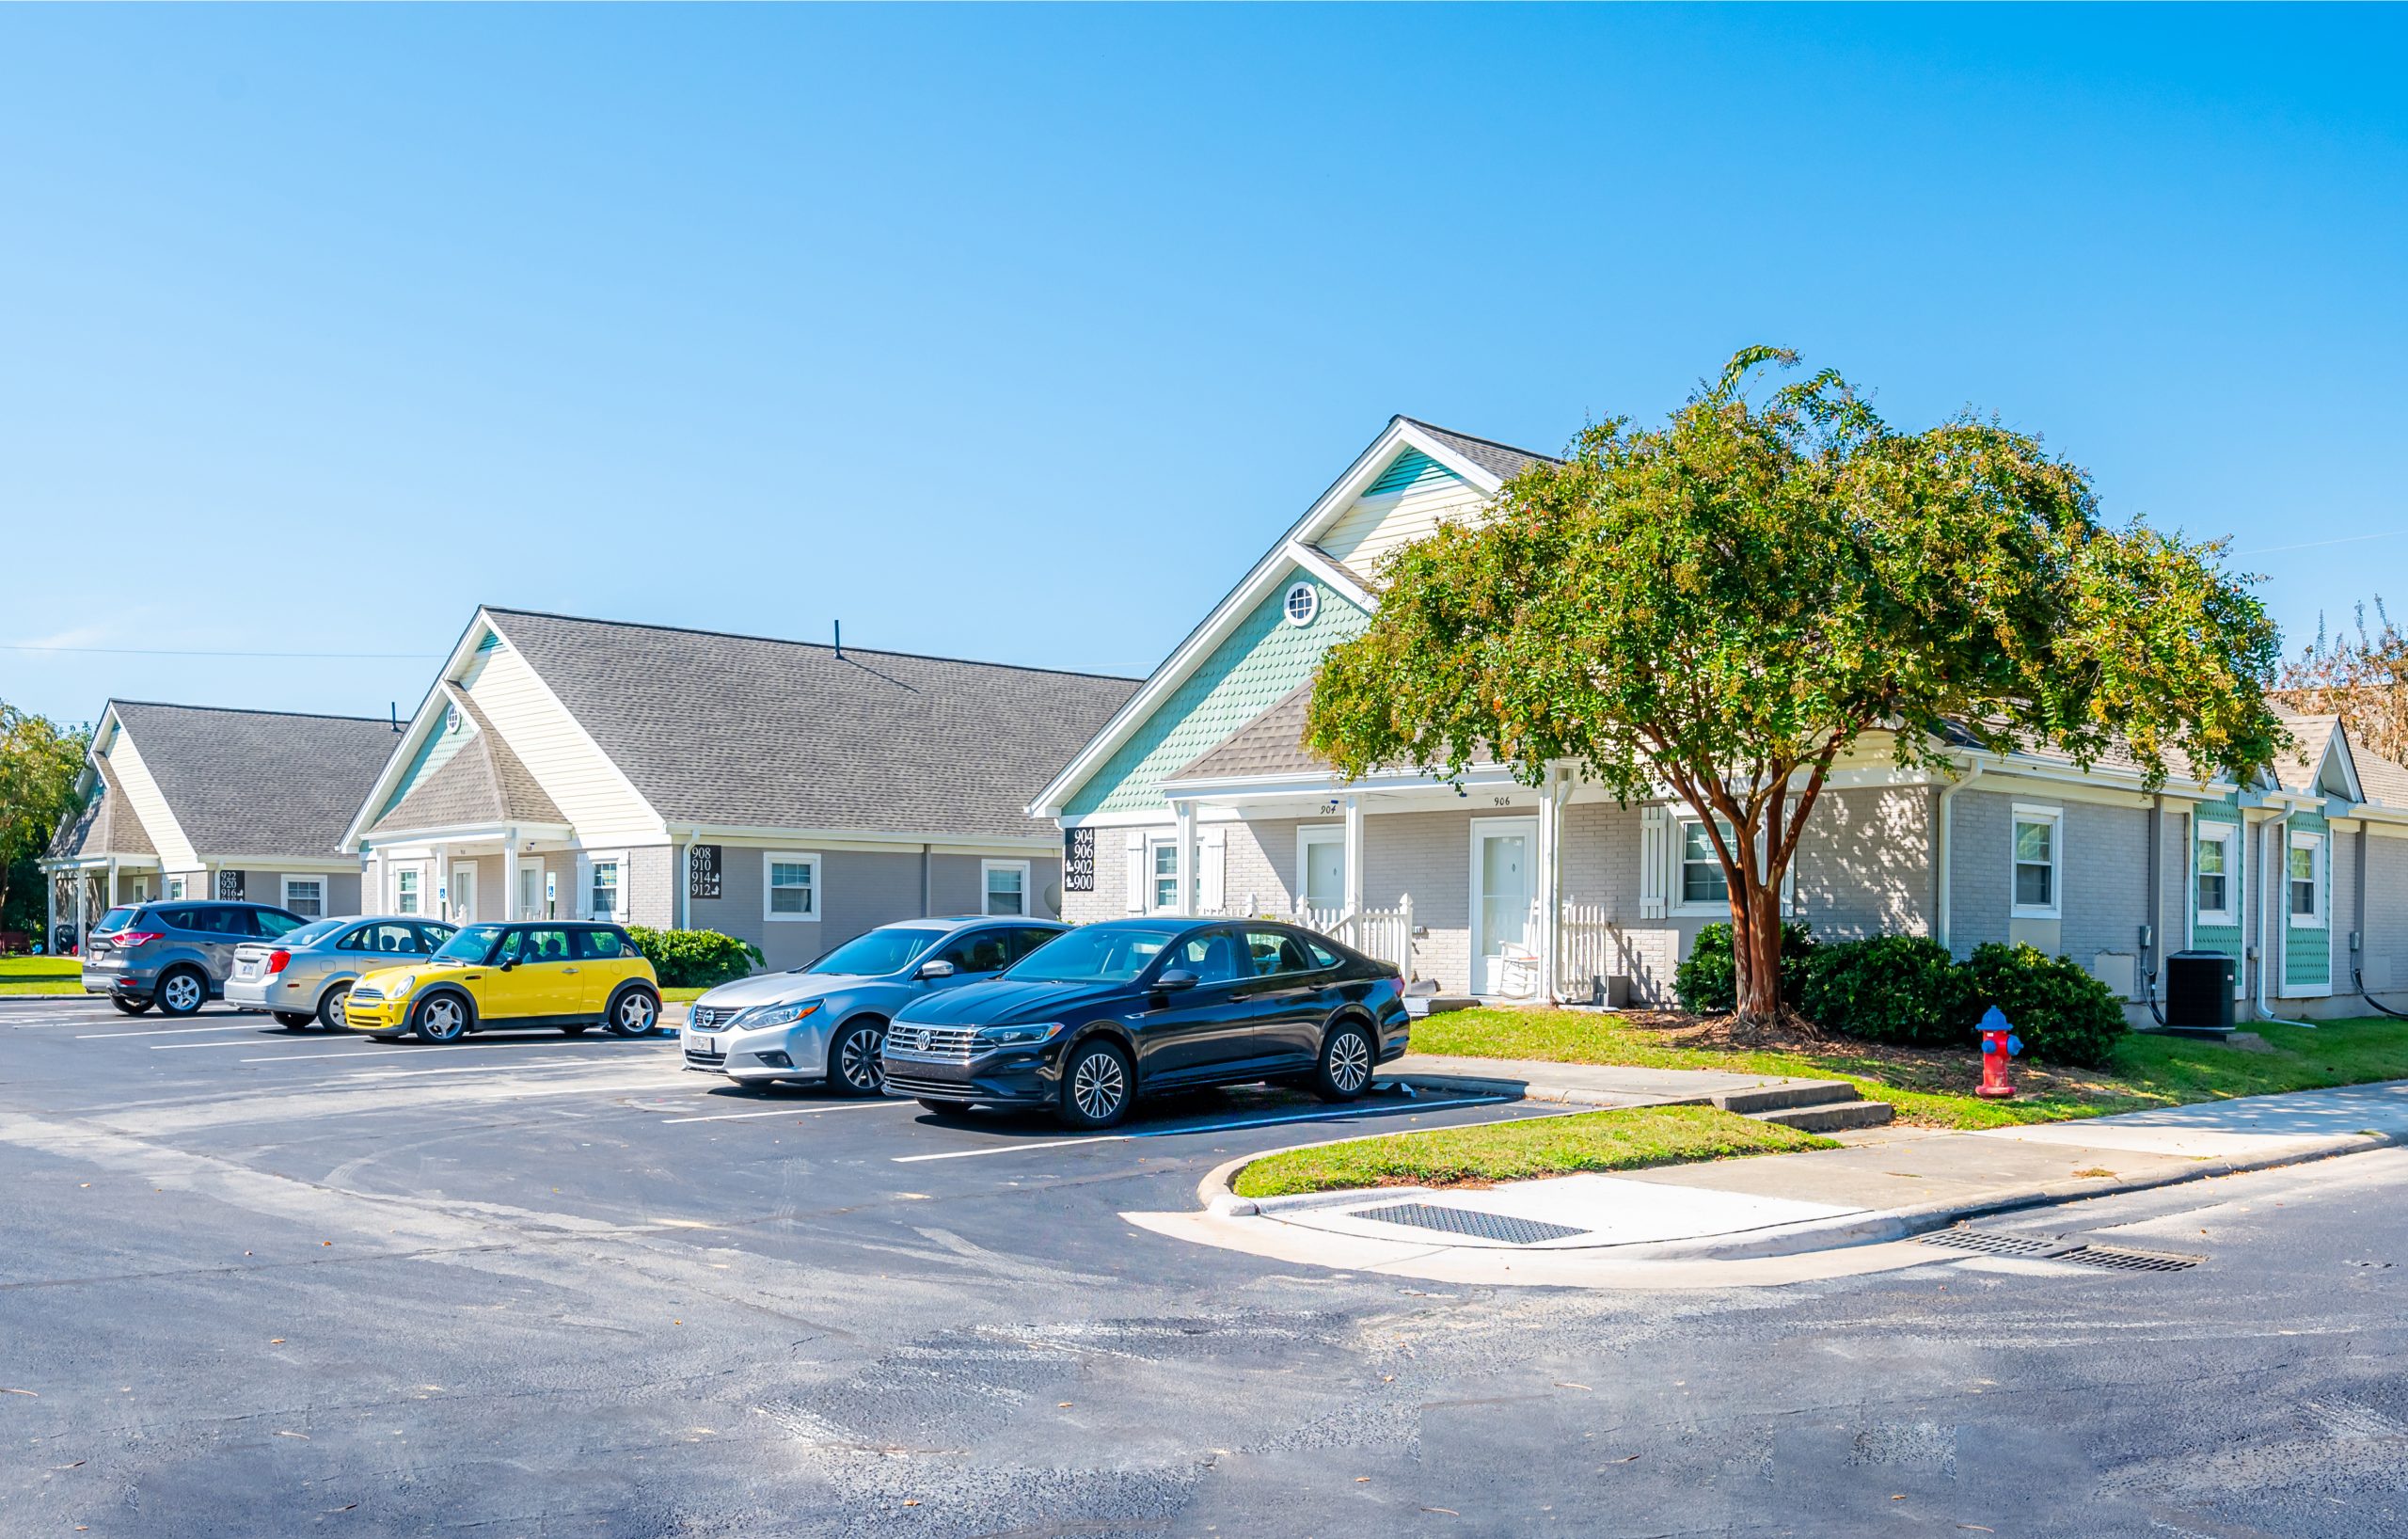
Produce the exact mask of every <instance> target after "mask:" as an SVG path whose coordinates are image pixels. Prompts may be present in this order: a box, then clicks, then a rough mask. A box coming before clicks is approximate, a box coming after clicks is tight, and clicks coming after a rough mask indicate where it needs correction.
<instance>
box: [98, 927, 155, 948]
mask: <svg viewBox="0 0 2408 1539" xmlns="http://www.w3.org/2000/svg"><path fill="white" fill-rule="evenodd" d="M165 938H166V931H165V930H159V929H121V930H119V931H118V932H117V933H116V934H115V935H103V936H97V937H95V939H97V940H103V941H106V942H108V944H111V945H149V944H150V943H151V942H153V941H157V940H163V939H165Z"/></svg>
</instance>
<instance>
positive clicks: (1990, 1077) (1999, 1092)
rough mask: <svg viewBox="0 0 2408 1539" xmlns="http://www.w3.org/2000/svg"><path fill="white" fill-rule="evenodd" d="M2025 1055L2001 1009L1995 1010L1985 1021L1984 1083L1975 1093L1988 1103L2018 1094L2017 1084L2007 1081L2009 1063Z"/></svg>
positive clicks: (1983, 1024)
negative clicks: (2010, 1060) (2020, 1054)
mask: <svg viewBox="0 0 2408 1539" xmlns="http://www.w3.org/2000/svg"><path fill="white" fill-rule="evenodd" d="M2022 1051H2023V1039H2021V1038H2020V1037H2018V1036H2016V1035H2015V1030H2014V1028H2013V1027H2012V1026H2009V1025H2008V1024H2007V1022H2006V1017H2005V1016H2004V1014H2002V1013H2000V1010H1999V1007H1997V1006H1995V1005H1993V1006H1991V1007H1989V1009H1988V1012H1987V1013H1985V1014H1984V1015H1983V1017H1982V1083H1981V1084H1979V1085H1978V1086H1975V1087H1973V1093H1974V1094H1975V1095H1977V1096H1980V1097H1982V1098H1983V1099H1985V1100H1988V1101H2004V1100H2005V1099H2006V1098H2007V1097H2009V1096H2011V1095H2013V1094H2014V1093H2015V1085H2014V1082H2013V1081H2011V1080H2009V1079H2008V1078H2007V1077H2006V1061H2007V1060H2008V1059H2009V1058H2012V1057H2013V1056H2015V1055H2017V1054H2019V1053H2020V1052H2022Z"/></svg>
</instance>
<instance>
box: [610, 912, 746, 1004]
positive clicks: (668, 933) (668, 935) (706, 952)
mask: <svg viewBox="0 0 2408 1539" xmlns="http://www.w3.org/2000/svg"><path fill="white" fill-rule="evenodd" d="M627 935H628V937H629V938H630V939H632V940H633V941H634V942H635V944H636V949H637V950H638V951H641V952H642V953H643V955H644V960H646V961H649V962H651V963H652V970H653V972H654V973H655V974H656V975H657V976H658V977H659V979H660V986H661V987H662V988H664V989H709V988H713V987H716V986H717V985H719V984H722V983H732V982H734V981H735V980H736V979H737V978H740V977H743V976H747V975H748V974H750V973H751V972H752V971H753V969H754V968H756V967H759V966H760V965H761V964H762V963H763V962H765V961H767V960H768V959H767V958H765V957H763V956H762V955H761V949H760V947H758V946H756V945H754V944H752V943H751V942H750V941H739V940H737V938H736V937H735V936H733V935H722V934H721V933H720V932H719V931H718V930H715V929H649V928H645V927H644V926H642V925H629V926H628V927H627Z"/></svg>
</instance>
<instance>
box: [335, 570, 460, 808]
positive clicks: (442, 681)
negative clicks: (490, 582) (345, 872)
mask: <svg viewBox="0 0 2408 1539" xmlns="http://www.w3.org/2000/svg"><path fill="white" fill-rule="evenodd" d="M492 630H493V623H492V622H491V621H489V620H487V619H486V618H485V611H484V606H483V605H482V604H480V605H478V606H477V612H476V613H474V614H472V615H470V616H469V617H468V624H467V628H466V629H465V630H463V631H461V632H460V639H459V641H457V642H455V643H452V655H451V656H450V657H449V658H445V659H444V660H443V666H442V668H441V669H440V670H439V671H437V672H436V675H435V682H434V683H432V684H430V685H428V686H427V687H426V693H425V695H424V696H422V697H421V698H420V701H419V703H418V709H416V710H415V711H412V712H411V713H410V721H409V725H408V726H407V727H405V728H404V729H403V731H402V734H401V741H399V742H397V743H395V744H394V745H393V752H392V754H390V755H389V756H388V758H387V759H386V760H385V768H384V769H382V770H378V771H376V781H375V784H374V785H371V786H369V787H368V795H367V797H366V798H365V799H364V800H362V801H361V802H360V803H359V810H358V811H357V812H356V813H354V814H353V815H352V818H351V824H350V826H349V827H347V828H345V829H344V830H343V831H342V843H341V844H340V845H338V846H336V847H335V848H336V849H341V850H342V851H343V852H344V853H345V854H356V853H358V851H359V839H360V835H361V834H363V833H367V832H368V829H369V826H370V825H371V824H372V823H373V822H374V821H375V816H374V815H375V810H376V809H377V808H378V807H380V806H382V805H384V803H385V798H386V797H388V796H389V795H391V794H392V790H393V786H394V785H395V783H396V782H397V781H398V780H399V779H400V778H401V773H402V770H404V769H405V768H406V767H407V766H408V764H409V761H410V755H411V754H415V753H417V752H418V745H419V744H420V742H422V741H424V740H425V738H426V735H427V732H428V730H429V729H430V728H431V727H432V726H433V725H434V724H435V722H436V721H438V720H440V718H441V712H439V711H437V710H436V708H435V707H436V702H437V701H442V702H444V704H445V705H447V706H448V705H449V704H450V700H449V697H448V696H447V695H446V693H445V686H446V685H447V684H448V683H450V681H451V678H452V674H453V673H455V672H456V671H458V670H459V669H460V668H461V667H462V666H463V665H464V664H465V663H466V662H467V659H468V658H471V657H474V656H475V655H476V643H478V642H479V641H481V640H482V639H483V636H484V634H485V633H486V632H487V631H492ZM493 634H495V635H497V636H498V635H499V634H500V632H499V631H493Z"/></svg>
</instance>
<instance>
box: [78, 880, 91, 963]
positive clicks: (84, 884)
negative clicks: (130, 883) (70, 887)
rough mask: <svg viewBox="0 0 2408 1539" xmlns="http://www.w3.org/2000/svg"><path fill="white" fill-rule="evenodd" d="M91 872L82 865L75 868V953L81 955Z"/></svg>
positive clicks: (82, 952)
mask: <svg viewBox="0 0 2408 1539" xmlns="http://www.w3.org/2000/svg"><path fill="white" fill-rule="evenodd" d="M91 886H92V877H91V873H90V872H88V871H86V870H85V869H84V868H83V867H82V866H80V865H79V866H77V867H76V868H75V955H77V956H79V957H80V956H82V955H83V954H84V936H85V928H84V926H85V923H86V919H85V914H84V895H85V894H86V893H87V892H88V891H90V890H91Z"/></svg>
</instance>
